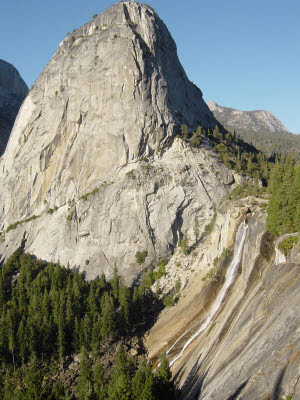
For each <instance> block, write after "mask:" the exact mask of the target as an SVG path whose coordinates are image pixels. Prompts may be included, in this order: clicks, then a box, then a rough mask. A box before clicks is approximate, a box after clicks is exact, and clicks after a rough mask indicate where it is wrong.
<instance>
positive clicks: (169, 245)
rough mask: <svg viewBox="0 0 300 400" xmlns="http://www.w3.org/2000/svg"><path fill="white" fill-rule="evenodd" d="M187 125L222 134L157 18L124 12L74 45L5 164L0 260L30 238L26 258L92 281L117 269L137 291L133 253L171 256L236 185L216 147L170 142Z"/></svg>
mask: <svg viewBox="0 0 300 400" xmlns="http://www.w3.org/2000/svg"><path fill="white" fill-rule="evenodd" d="M183 123H186V124H187V125H188V126H189V127H190V128H191V129H194V128H196V127H197V126H198V125H199V124H201V125H202V126H205V127H210V128H213V127H214V126H215V125H216V121H215V119H214V117H213V115H212V113H211V112H210V110H209V109H208V107H207V106H206V104H205V103H204V101H203V99H202V93H201V91H200V90H199V89H198V88H197V87H196V86H195V85H193V84H192V83H191V82H190V81H189V80H188V79H187V77H186V74H185V72H184V70H183V68H182V66H181V65H180V63H179V60H178V57H177V52H176V45H175V43H174V41H173V39H172V37H171V36H170V34H169V32H168V30H167V28H166V26H165V25H164V23H163V22H162V21H161V20H160V19H159V17H158V16H157V15H156V14H155V12H154V11H153V10H152V9H151V8H150V7H149V6H145V5H140V4H139V3H136V2H123V3H117V4H115V5H114V6H112V7H111V8H109V9H107V10H106V11H105V12H104V13H103V14H101V15H99V16H98V17H96V18H94V19H93V21H92V22H90V23H88V24H86V25H84V26H83V27H82V28H80V29H78V30H77V31H76V32H75V33H73V34H72V35H69V36H68V37H67V38H66V39H65V40H64V41H63V42H62V43H61V44H60V47H59V49H58V50H57V51H56V53H55V54H54V56H53V58H52V59H51V61H50V62H49V64H48V65H47V67H46V68H45V69H44V71H43V72H42V74H41V75H40V77H39V78H38V80H37V82H36V83H35V85H34V87H33V89H32V90H31V91H30V93H29V95H28V96H27V97H26V100H25V102H24V104H23V106H22V109H21V111H20V113H19V115H18V117H17V120H16V123H15V126H14V129H13V132H12V135H11V138H10V141H9V143H8V146H7V149H6V152H5V154H4V156H3V159H2V160H1V164H0V171H1V176H0V179H1V184H2V191H1V194H0V210H1V223H2V229H3V230H4V231H7V229H8V232H7V233H6V235H5V241H4V242H3V244H2V245H1V253H2V256H5V255H7V254H9V253H11V252H12V251H13V250H14V248H15V247H16V246H17V245H19V243H20V240H21V238H22V236H23V234H24V232H25V230H26V238H27V244H26V250H27V251H30V252H31V253H33V254H35V255H36V256H38V257H42V258H44V259H47V260H53V261H58V260H60V262H61V263H63V264H67V263H69V264H70V266H77V267H80V268H82V269H85V270H86V271H87V274H88V277H94V276H96V275H98V274H100V273H101V272H103V271H105V273H106V274H107V275H109V274H110V272H111V271H112V269H113V265H114V263H116V264H117V265H118V267H119V270H120V272H121V273H123V274H124V275H126V277H127V279H128V280H130V279H133V277H134V276H136V274H137V273H138V272H139V270H140V267H139V266H138V265H137V263H136V260H135V253H136V251H137V250H146V249H147V250H148V259H147V261H155V260H156V259H157V258H158V256H162V255H167V254H169V253H170V252H171V251H172V249H173V248H174V246H176V243H177V240H178V237H179V236H180V235H182V233H183V230H186V229H188V228H189V229H191V228H190V225H191V224H192V223H193V221H194V219H195V218H196V216H198V217H199V219H200V220H205V219H207V218H208V219H209V218H210V217H211V216H212V214H213V212H212V205H213V203H216V204H217V203H218V202H219V201H220V199H221V198H222V197H224V196H225V194H226V192H227V185H228V184H231V183H233V181H234V179H233V176H232V174H231V173H230V172H228V170H226V168H224V167H223V166H222V165H220V164H219V163H218V162H217V161H216V159H215V156H214V154H213V153H212V151H211V149H210V148H209V143H207V144H206V145H205V143H204V147H203V150H201V151H200V152H199V153H198V154H194V153H193V152H192V151H191V150H189V149H187V148H186V146H184V145H183V144H181V141H180V140H179V139H176V140H175V141H174V137H175V135H176V134H177V133H178V132H179V130H180V126H181V125H182V124H183ZM145 157H148V159H147V161H144V162H142V161H141V160H142V159H143V158H145ZM35 216H36V217H38V218H36V219H32V218H35ZM28 220H29V221H28ZM24 221H26V222H24ZM21 222H22V223H21ZM16 223H17V225H16ZM14 228H15V229H14Z"/></svg>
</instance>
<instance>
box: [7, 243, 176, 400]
mask: <svg viewBox="0 0 300 400" xmlns="http://www.w3.org/2000/svg"><path fill="white" fill-rule="evenodd" d="M23 245H24V243H23ZM0 295H1V297H0V361H1V366H2V367H1V371H0V395H1V399H30V400H32V399H53V400H54V399H55V400H58V399H70V398H71V399H72V398H78V399H95V400H96V399H111V400H112V399H119V398H120V399H144V400H147V399H162V398H164V399H165V398H166V399H167V398H172V397H173V395H172V393H173V389H172V385H171V384H170V382H169V381H170V377H171V376H170V372H169V369H168V364H167V362H166V361H165V360H164V361H163V362H162V363H161V366H160V368H159V369H158V370H157V373H156V374H153V373H152V371H151V367H150V365H148V364H147V362H146V361H145V359H144V358H143V357H142V358H140V362H139V364H138V362H137V357H128V355H126V353H125V347H123V345H122V342H123V343H125V342H126V340H127V339H129V338H130V337H133V336H134V335H136V334H137V331H138V330H140V331H142V332H143V329H144V327H145V325H146V324H147V323H149V322H151V320H152V318H153V316H154V315H155V314H156V308H157V307H158V300H157V298H156V296H155V295H154V294H153V293H152V291H151V290H150V289H149V284H148V285H147V284H146V283H145V276H144V279H143V280H142V282H141V284H140V286H138V287H137V286H136V287H134V288H133V287H132V288H127V287H126V286H125V285H124V284H123V282H122V280H121V279H120V278H119V277H118V274H117V270H115V273H114V276H113V278H112V279H111V280H110V281H106V279H105V277H104V275H102V276H101V277H100V278H99V279H96V280H93V281H92V282H90V283H88V282H86V281H85V279H84V276H83V274H81V273H79V272H78V271H71V270H70V269H66V268H64V267H62V266H60V265H58V264H52V263H45V262H43V261H41V260H36V259H34V257H32V256H30V255H28V254H24V253H23V251H22V247H21V248H20V249H19V250H18V251H17V252H16V253H15V254H14V255H13V256H11V257H10V258H9V259H8V260H7V262H6V264H5V265H4V266H3V267H2V270H1V274H0ZM116 343H118V346H117V347H118V353H117V356H116V357H115V356H114V355H113V354H112V356H111V362H110V364H108V365H110V367H109V368H108V369H109V371H110V372H109V373H108V371H107V370H105V369H104V367H103V364H102V361H103V356H105V353H106V352H107V353H108V354H109V353H110V352H111V353H113V348H114V346H115V344H116ZM77 353H81V361H80V367H79V371H77V374H76V373H75V371H73V370H72V369H68V368H67V367H68V366H69V365H70V363H71V361H72V360H73V356H74V355H75V354H77ZM101 356H102V359H101ZM112 365H113V366H112ZM66 369H67V375H68V374H69V375H70V374H71V375H70V377H69V379H68V378H66V377H64V381H63V382H62V381H61V376H60V372H62V371H66ZM64 375H66V374H64Z"/></svg>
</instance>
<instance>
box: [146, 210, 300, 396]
mask: <svg viewBox="0 0 300 400" xmlns="http://www.w3.org/2000/svg"><path fill="white" fill-rule="evenodd" d="M251 208H252V207H251ZM231 211H232V210H231ZM218 220H219V221H220V222H221V225H220V222H219V224H218V223H217V224H216V226H215V229H214V231H213V233H212V238H211V242H212V245H210V246H209V249H210V251H212V250H213V249H214V248H215V251H216V248H217V247H218V245H217V243H218V242H217V241H215V242H214V241H213V238H214V237H215V236H216V235H217V236H218V234H219V233H220V235H221V236H220V238H222V237H223V236H224V235H223V234H224V233H225V232H226V231H228V232H232V229H230V228H229V227H230V226H234V225H235V226H236V225H237V224H238V219H234V218H230V221H231V222H230V223H229V224H228V222H226V221H228V217H226V213H225V214H224V215H223V216H220V217H218V218H217V221H218ZM222 221H223V222H222ZM230 237H232V235H229V236H228V240H230ZM208 240H209V239H208ZM206 245H207V243H206V244H205V243H204V244H203V246H204V247H206ZM225 245H226V244H225ZM196 250H197V251H198V250H199V252H198V254H199V253H200V254H201V248H197V249H196ZM275 261H276V259H275V252H274V245H273V243H272V238H271V237H270V235H269V234H267V233H265V216H264V214H263V213H262V212H261V211H260V210H259V208H257V209H256V210H255V211H254V213H253V215H252V216H251V218H250V220H249V224H248V229H247V233H246V240H245V244H244V248H243V255H242V259H241V265H240V267H239V268H240V273H239V275H238V276H237V278H236V280H235V282H234V284H233V285H232V286H231V288H230V289H229V291H228V293H227V295H226V297H225V300H224V302H223V303H222V305H221V306H220V308H219V311H218V312H217V314H215V316H214V318H213V319H212V320H211V322H210V324H209V325H208V326H207V328H206V329H205V330H204V331H203V332H202V333H201V334H200V335H199V336H198V337H197V338H196V339H195V340H194V341H193V342H192V343H191V344H190V346H189V347H188V348H187V349H186V351H185V352H184V353H183V355H182V357H181V358H180V359H179V360H178V361H177V362H176V363H175V364H174V365H173V367H172V370H173V376H174V379H175V381H176V383H177V385H178V386H179V387H180V388H181V390H182V392H181V398H182V399H195V398H199V399H203V400H206V399H207V400H209V399H215V400H224V399H228V400H229V399H235V398H239V399H243V400H246V399H247V400H248V399H249V400H250V399H251V400H252V399H258V400H264V399H267V398H269V399H272V400H273V399H279V398H281V396H284V395H285V396H286V395H290V396H291V397H292V398H298V397H299V396H300V384H299V383H300V382H299V355H300V340H299V322H300V320H299V317H300V316H299V312H298V304H299V300H300V297H299V283H300V282H299V270H300V264H299V263H298V262H293V263H291V262H285V263H282V264H276V263H275ZM198 263H201V256H199V260H197V261H195V264H198ZM203 267H204V266H203ZM190 268H193V265H191V266H190ZM202 277H203V272H201V271H200V272H198V274H197V275H196V276H195V277H194V278H193V279H192V280H191V283H190V284H189V285H188V286H187V287H186V289H185V290H184V291H183V293H182V295H183V296H182V297H181V298H180V301H179V303H178V305H177V306H176V307H173V308H171V309H170V310H167V311H166V312H165V313H164V314H163V315H162V317H161V318H160V319H159V320H158V322H157V324H156V325H155V326H154V327H153V328H152V330H151V332H150V335H149V337H148V339H147V346H148V349H149V355H150V357H152V358H153V357H154V358H155V355H157V354H159V353H161V352H162V351H165V350H167V349H169V348H170V347H171V345H172V343H174V341H175V340H176V339H177V338H178V337H180V335H182V334H183V332H185V331H186V330H187V329H188V328H189V327H191V328H192V330H191V332H195V330H196V329H198V328H197V326H199V325H201V323H202V322H203V321H204V320H205V318H206V316H207V315H208V313H209V312H210V310H211V308H212V304H213V302H214V299H215V298H216V296H217V293H218V292H219V290H220V288H218V284H217V282H214V281H213V280H212V281H208V282H207V280H205V281H203V279H201V278H202ZM220 283H221V284H223V283H222V279H221V282H220ZM166 326H168V329H167V332H166V329H165V327H166ZM193 327H194V328H193ZM190 335H191V334H190ZM187 339H188V336H186V337H183V339H182V341H183V342H185V341H186V340H187ZM170 361H171V360H170Z"/></svg>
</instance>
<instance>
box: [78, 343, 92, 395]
mask: <svg viewBox="0 0 300 400" xmlns="http://www.w3.org/2000/svg"><path fill="white" fill-rule="evenodd" d="M92 376H93V371H92V365H91V360H90V359H89V355H88V353H87V351H86V349H85V347H83V348H82V351H81V361H80V365H79V380H78V384H77V388H76V394H77V395H78V398H79V400H89V399H91V395H92Z"/></svg>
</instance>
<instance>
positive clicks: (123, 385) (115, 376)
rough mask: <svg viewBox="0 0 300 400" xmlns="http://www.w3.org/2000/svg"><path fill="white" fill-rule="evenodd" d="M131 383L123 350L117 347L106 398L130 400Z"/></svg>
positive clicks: (121, 346) (110, 399)
mask: <svg viewBox="0 0 300 400" xmlns="http://www.w3.org/2000/svg"><path fill="white" fill-rule="evenodd" d="M130 399H131V384H130V376H129V368H128V361H127V358H126V354H125V350H124V347H123V345H122V344H121V345H120V347H119V351H118V355H117V360H116V365H115V368H114V370H113V372H112V376H111V380H110V382H109V385H108V400H130Z"/></svg>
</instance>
